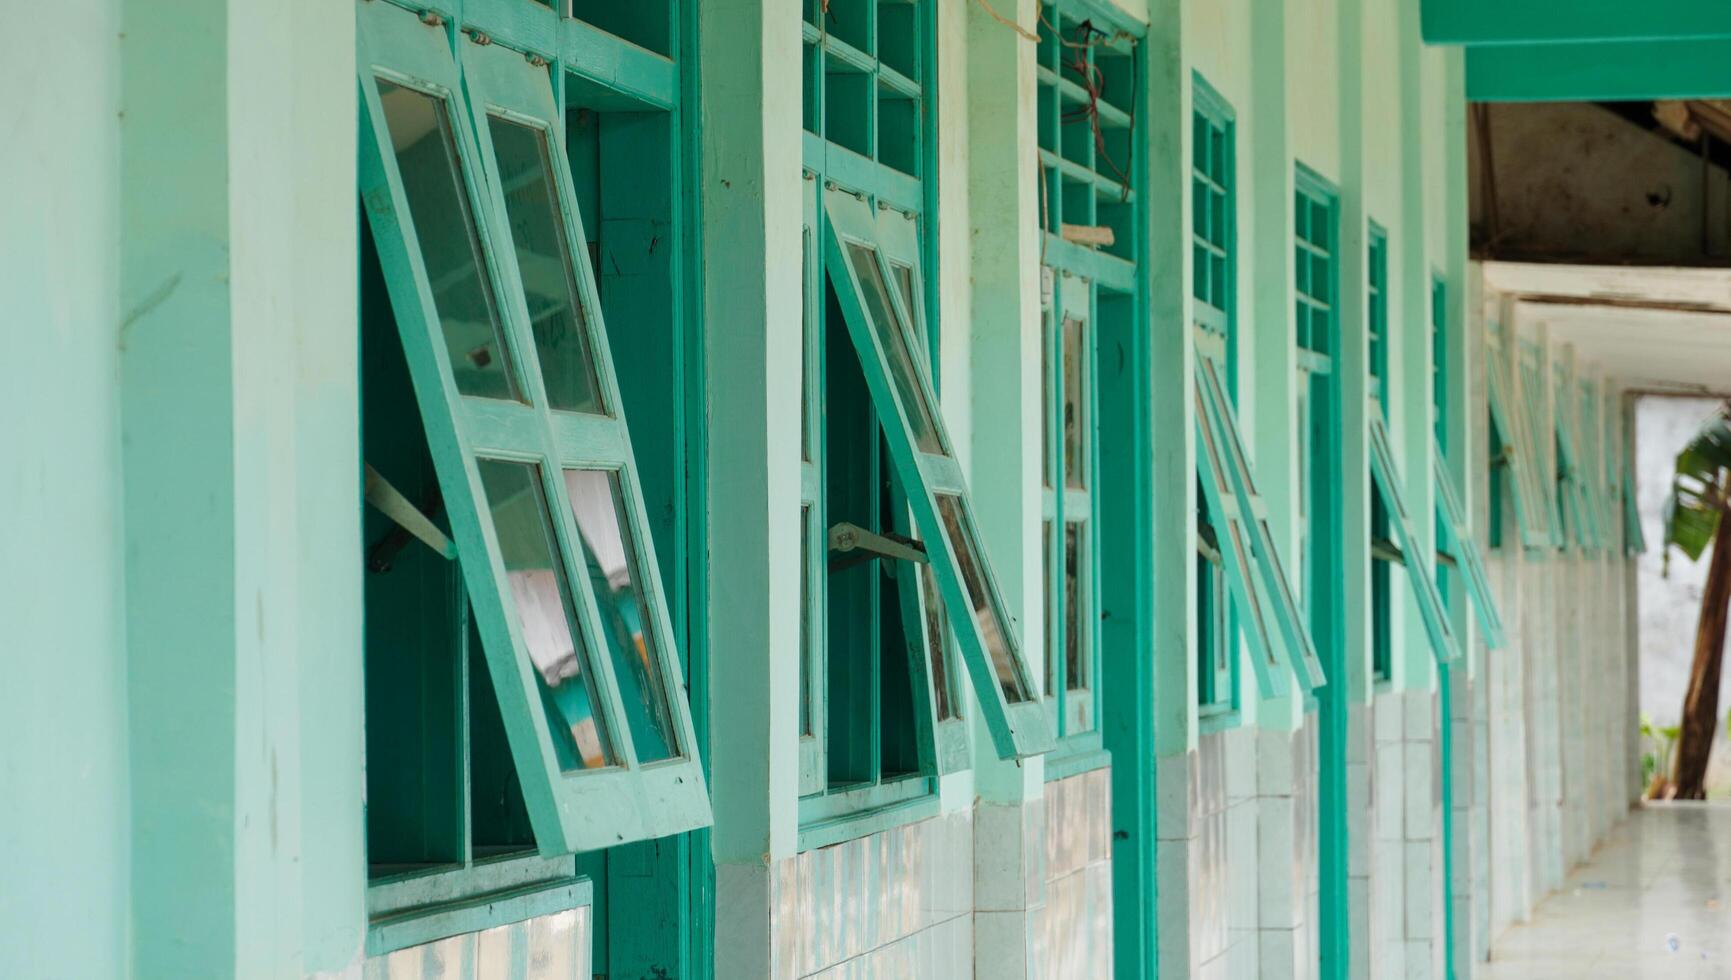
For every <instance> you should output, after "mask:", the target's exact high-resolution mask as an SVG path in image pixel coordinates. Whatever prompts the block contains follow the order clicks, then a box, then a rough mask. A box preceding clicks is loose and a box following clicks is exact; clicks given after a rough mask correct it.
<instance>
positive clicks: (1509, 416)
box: [1485, 325, 1554, 548]
mask: <svg viewBox="0 0 1731 980" xmlns="http://www.w3.org/2000/svg"><path fill="white" fill-rule="evenodd" d="M1495 326H1496V325H1493V327H1495ZM1521 346H1522V347H1524V345H1521ZM1488 357H1489V362H1490V363H1489V370H1487V371H1486V372H1485V374H1486V381H1487V383H1486V385H1485V393H1486V401H1487V403H1488V407H1489V411H1490V414H1491V423H1492V426H1493V427H1494V428H1495V433H1494V435H1495V436H1496V442H1497V443H1498V444H1500V447H1501V449H1502V452H1501V453H1500V454H1498V455H1496V456H1494V457H1493V458H1492V461H1491V465H1492V468H1493V471H1495V470H1498V469H1501V470H1503V471H1506V473H1507V474H1508V479H1507V481H1506V482H1507V485H1508V486H1509V488H1510V496H1511V500H1512V501H1513V504H1514V512H1515V523H1516V528H1517V530H1518V531H1519V532H1520V536H1521V543H1522V544H1523V545H1524V546H1526V547H1528V548H1547V547H1550V546H1551V544H1552V540H1553V539H1552V535H1553V531H1554V521H1553V510H1552V507H1551V504H1550V502H1549V497H1548V492H1549V489H1548V488H1549V485H1550V483H1549V481H1548V480H1547V479H1546V478H1545V475H1544V474H1545V465H1544V456H1543V452H1544V450H1543V444H1542V443H1540V442H1539V441H1538V438H1539V433H1541V432H1542V431H1543V430H1542V429H1535V428H1533V413H1532V411H1531V404H1530V402H1529V401H1528V400H1527V397H1526V393H1525V392H1526V388H1527V387H1528V385H1529V384H1530V382H1528V381H1527V380H1526V378H1525V374H1526V371H1525V367H1524V364H1523V363H1522V362H1524V361H1525V358H1524V357H1523V356H1522V354H1521V351H1520V349H1519V348H1517V346H1516V345H1515V344H1514V342H1513V341H1512V340H1510V339H1509V338H1506V337H1504V336H1503V335H1502V334H1501V333H1500V332H1499V331H1498V330H1497V329H1493V331H1492V333H1491V335H1490V339H1489V347H1488ZM1511 358H1515V359H1516V363H1515V365H1514V366H1515V367H1516V368H1517V370H1518V371H1519V373H1520V380H1521V388H1522V397H1521V398H1520V399H1519V400H1517V399H1515V398H1514V397H1512V396H1511V394H1510V392H1509V387H1508V384H1509V383H1508V378H1509V371H1510V366H1511V365H1510V363H1509V362H1510V359H1511Z"/></svg>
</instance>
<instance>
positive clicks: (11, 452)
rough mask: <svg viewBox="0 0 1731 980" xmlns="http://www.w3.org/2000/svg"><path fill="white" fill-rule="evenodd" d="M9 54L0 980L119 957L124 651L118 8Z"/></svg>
mask: <svg viewBox="0 0 1731 980" xmlns="http://www.w3.org/2000/svg"><path fill="white" fill-rule="evenodd" d="M31 24H32V30H33V31H40V32H41V33H40V35H38V37H39V38H40V39H50V38H51V39H52V42H53V43H44V42H37V43H25V44H15V45H13V46H12V47H11V49H10V50H9V51H8V52H7V54H6V56H5V57H4V58H0V120H4V123H0V173H3V174H5V175H6V180H7V184H8V190H7V193H5V194H4V195H0V229H3V231H0V296H4V297H6V299H5V312H4V313H3V314H0V321H3V322H4V324H5V325H4V327H0V333H3V334H4V335H5V338H6V348H7V359H6V360H7V368H6V378H5V381H4V382H0V417H3V418H4V419H5V421H4V422H3V423H0V458H4V459H5V463H4V464H0V512H4V513H5V514H6V515H7V528H8V529H7V532H6V544H5V547H4V552H5V555H6V558H5V559H4V560H0V622H5V623H6V640H5V642H4V647H5V653H4V654H3V655H0V660H4V662H5V674H6V679H5V682H4V683H0V737H3V738H4V742H5V745H6V748H5V751H4V755H3V757H0V799H4V800H5V801H6V802H5V804H4V805H0V853H5V854H6V855H7V856H8V862H9V865H10V867H9V868H8V869H7V874H6V876H5V880H4V881H3V882H0V923H3V926H0V931H3V932H4V936H5V938H4V940H0V976H7V977H29V976H44V975H48V974H50V973H52V974H55V975H63V976H80V977H113V976H121V975H123V974H124V972H125V969H126V952H127V923H126V914H127V877H128V876H127V864H128V853H129V851H130V845H129V843H128V840H127V826H128V804H127V768H126V753H127V733H126V714H127V712H126V664H125V661H124V658H123V657H122V656H121V645H120V638H121V628H122V620H121V616H122V593H121V576H120V568H121V540H120V533H121V516H120V511H121V498H120V485H119V479H118V477H119V472H118V470H119V457H120V398H119V389H118V385H117V381H118V376H119V370H120V349H119V345H118V341H119V330H120V329H121V317H120V312H119V298H118V295H117V293H116V289H115V282H114V279H115V272H116V266H117V264H118V261H119V246H118V243H119V222H120V213H119V212H120V202H119V199H118V195H117V187H116V184H115V173H116V169H117V167H118V165H119V159H120V145H119V142H120V133H119V122H118V114H119V109H120V87H119V63H118V54H119V50H120V45H119V33H120V3H119V0H81V2H76V3H70V4H58V5H55V6H53V7H47V8H43V9H41V10H38V11H35V12H34V13H33V14H32V15H31Z"/></svg>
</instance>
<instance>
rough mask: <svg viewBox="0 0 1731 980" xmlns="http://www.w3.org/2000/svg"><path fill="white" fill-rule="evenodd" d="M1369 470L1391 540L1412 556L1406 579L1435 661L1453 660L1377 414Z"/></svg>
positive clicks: (1455, 650) (1453, 643)
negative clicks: (1380, 498)
mask: <svg viewBox="0 0 1731 980" xmlns="http://www.w3.org/2000/svg"><path fill="white" fill-rule="evenodd" d="M1370 472H1371V478H1372V480H1373V481H1374V483H1375V486H1376V490H1377V492H1378V493H1379V494H1380V495H1381V497H1382V505H1383V507H1384V509H1385V510H1386V512H1387V514H1388V520H1389V526H1390V527H1391V528H1392V529H1393V531H1394V533H1395V543H1396V545H1397V546H1398V547H1399V548H1400V551H1401V553H1402V554H1403V555H1412V556H1415V557H1414V559H1413V560H1409V561H1403V562H1402V563H1401V564H1402V566H1403V567H1405V568H1406V577H1407V581H1408V582H1409V583H1411V585H1412V592H1413V598H1414V599H1415V600H1416V601H1417V602H1418V611H1419V618H1420V619H1421V620H1422V621H1423V622H1424V628H1425V635H1426V636H1427V637H1428V638H1429V639H1430V645H1431V652H1432V653H1433V654H1434V655H1435V657H1436V659H1437V662H1438V663H1444V664H1446V663H1453V662H1455V661H1456V660H1458V659H1460V643H1459V640H1458V639H1457V637H1456V636H1455V632H1454V628H1453V627H1452V626H1451V625H1449V618H1448V614H1447V612H1446V610H1445V608H1444V606H1443V597H1442V593H1441V591H1439V590H1438V589H1437V584H1436V579H1435V578H1434V577H1433V576H1432V574H1431V564H1430V563H1429V562H1425V561H1420V560H1417V558H1416V556H1417V555H1419V554H1421V552H1420V551H1419V550H1418V549H1417V548H1416V547H1415V546H1416V544H1417V542H1418V532H1417V530H1416V529H1415V528H1414V527H1413V523H1412V514H1411V512H1410V511H1409V510H1408V509H1407V505H1406V491H1405V490H1404V489H1403V486H1402V484H1401V481H1400V471H1399V470H1398V469H1397V468H1396V467H1395V462H1394V450H1393V448H1392V445H1391V443H1390V440H1389V436H1388V424H1387V422H1385V421H1384V420H1383V418H1382V416H1380V415H1375V414H1373V415H1371V417H1370Z"/></svg>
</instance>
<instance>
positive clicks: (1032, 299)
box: [939, 0, 1046, 977]
mask: <svg viewBox="0 0 1731 980" xmlns="http://www.w3.org/2000/svg"><path fill="white" fill-rule="evenodd" d="M1038 9H1039V8H1038V2H1037V0H1018V2H1017V3H1015V4H1014V5H1013V7H1012V8H1010V10H1011V13H1013V15H1014V17H1015V20H1016V22H1017V23H1018V24H1021V25H1023V26H1024V28H1027V29H1038V30H1042V31H1043V30H1045V29H1046V28H1044V27H1038V28H1036V25H1039V17H1038ZM961 20H962V21H964V23H957V24H955V25H954V26H955V27H957V28H962V29H964V30H965V36H956V35H953V34H952V35H949V36H948V37H946V36H945V35H943V34H940V44H941V45H942V47H941V50H942V52H943V55H944V58H945V60H951V59H965V72H966V74H965V76H963V77H965V79H966V88H965V91H966V97H965V101H963V103H962V104H963V106H964V107H965V113H966V119H965V125H966V134H967V137H966V145H965V146H964V147H962V148H961V152H965V153H966V154H967V158H966V171H965V174H966V182H965V191H964V188H963V187H958V186H955V185H953V184H950V183H947V182H941V183H942V188H941V197H942V199H943V201H944V204H945V208H944V211H943V212H942V213H940V221H941V219H942V218H943V217H944V215H946V214H957V213H958V212H959V214H965V220H966V221H967V227H968V230H969V235H968V239H967V241H968V249H967V253H966V261H968V262H969V263H970V265H969V266H967V267H966V268H956V267H954V266H952V265H951V264H949V263H946V265H945V267H944V269H943V279H944V280H945V281H948V282H969V283H971V288H970V289H969V290H968V291H967V303H968V308H966V309H965V310H964V311H963V315H961V316H957V317H955V318H953V319H952V318H950V317H945V319H944V323H945V324H946V326H947V327H948V329H946V331H945V333H946V336H945V338H944V340H945V353H946V354H947V353H948V352H949V351H950V350H952V349H954V341H955V340H965V342H966V351H965V355H966V356H965V360H963V361H962V363H963V365H965V368H966V370H967V382H966V387H962V388H961V389H960V390H961V393H962V394H963V395H964V396H965V398H956V397H954V395H953V394H952V392H953V391H954V389H951V388H950V387H949V386H948V385H946V386H945V389H944V390H945V392H946V394H951V397H949V398H946V399H944V402H945V406H946V416H948V415H950V414H953V412H954V408H955V406H956V405H957V404H966V405H967V406H968V409H969V418H968V419H966V420H964V425H962V426H958V427H957V428H958V430H959V431H960V432H962V433H965V435H963V436H960V437H958V441H960V442H961V443H962V444H963V445H964V446H966V447H967V449H968V450H971V452H969V453H968V454H967V456H966V457H964V459H963V465H964V466H966V467H967V472H968V480H969V484H970V485H971V486H974V487H982V488H984V487H990V488H992V489H991V492H989V493H976V494H975V496H974V500H975V506H976V507H977V508H978V510H979V522H980V529H981V537H982V538H983V539H984V540H985V547H986V549H987V553H988V554H989V555H990V557H991V559H992V563H993V566H994V567H995V568H996V569H997V571H998V584H999V587H1000V588H1001V589H1002V590H1003V594H1004V600H1005V604H1006V605H1007V606H1008V609H1007V611H1008V612H1009V614H1010V616H1011V617H1012V618H1014V619H1015V620H1016V621H1017V622H1019V623H1020V624H1021V639H1022V648H1023V650H1024V651H1025V652H1026V654H1027V658H1028V663H1029V664H1031V665H1039V664H1042V663H1044V662H1045V660H1044V657H1045V642H1044V637H1045V635H1046V633H1045V621H1044V617H1043V610H1044V601H1043V597H1044V595H1045V591H1044V590H1045V583H1044V579H1043V575H1044V567H1045V565H1044V563H1043V561H1042V560H1041V552H1040V547H1041V544H1040V541H1041V537H1040V531H1039V528H1040V496H1039V493H1038V490H1037V488H1038V487H1039V485H1040V466H1041V460H1040V451H1041V450H1040V432H1041V419H1040V410H1041V399H1040V391H1041V383H1042V382H1041V377H1040V371H1041V364H1042V359H1041V352H1040V220H1039V216H1040V211H1039V201H1038V197H1037V187H1038V184H1037V179H1038V170H1037V161H1036V158H1035V155H1034V152H1033V148H1034V147H1035V146H1037V145H1038V133H1037V132H1036V129H1035V126H1036V120H1035V113H1034V90H1035V82H1034V43H1033V42H1032V41H1029V40H1027V39H1026V38H1024V37H1023V36H1022V35H1021V34H1020V33H1018V32H1017V31H1015V30H1012V29H1010V28H1009V27H1007V26H1006V25H1004V24H1002V23H1000V22H999V21H998V20H997V19H996V18H994V17H992V16H991V15H990V14H989V13H988V12H987V11H986V10H985V9H984V8H981V7H979V6H978V5H973V6H970V7H968V8H967V13H966V16H965V18H961ZM945 40H951V43H949V44H942V42H943V41H945ZM952 93H955V94H952ZM940 95H941V96H945V97H947V98H942V99H941V102H940V104H947V103H949V102H950V100H952V99H955V100H957V101H962V100H961V99H960V89H959V87H951V88H949V89H946V90H945V91H943V92H942V93H940ZM939 111H940V112H942V111H944V110H943V109H940V110H939ZM958 121H959V120H958ZM942 145H944V143H943V141H940V146H942ZM940 152H944V151H940ZM948 152H955V150H954V149H953V148H952V149H951V150H949V151H948ZM954 162H955V163H960V162H961V161H954ZM963 193H965V197H963V198H962V200H957V198H958V196H960V195H962V194H963ZM958 204H960V205H962V206H963V207H965V211H961V210H960V209H959V208H958V207H957V205H958ZM958 216H959V215H958ZM946 258H949V256H946ZM958 258H959V256H958ZM957 334H960V336H956V335H957ZM953 360H955V359H953V358H950V357H947V356H946V357H945V358H944V361H945V376H946V378H948V377H950V376H951V368H952V367H953V366H954V365H953V364H952V361H953ZM974 419H979V420H982V423H989V424H980V425H974V424H972V422H973V420H974ZM1034 673H1035V674H1036V675H1037V677H1038V676H1043V672H1042V671H1041V670H1039V669H1038V668H1037V666H1036V669H1035V670H1034ZM1036 683H1038V679H1037V678H1036ZM974 718H975V724H974V740H973V744H974V779H975V783H976V791H977V793H978V796H979V804H978V805H977V806H976V807H975V809H974V908H975V911H974V951H975V969H976V972H978V973H979V975H981V976H994V977H1017V976H1019V977H1033V976H1036V975H1038V973H1039V970H1038V964H1037V963H1036V961H1035V959H1034V956H1035V952H1036V951H1035V948H1034V942H1033V939H1034V936H1035V934H1036V932H1037V929H1038V925H1039V915H1040V912H1041V910H1042V908H1043V907H1044V901H1045V860H1044V858H1045V844H1044V841H1045V820H1044V817H1045V809H1044V807H1043V805H1042V803H1041V799H1042V795H1043V791H1044V789H1045V759H1044V758H1042V757H1035V758H1030V759H1026V760H1022V761H1020V762H1017V761H1004V760H1000V759H999V758H998V757H997V753H996V752H995V751H994V750H993V748H992V741H991V738H990V735H989V733H988V732H987V731H986V728H985V723H984V721H983V720H982V719H981V713H980V712H979V711H975V712H974Z"/></svg>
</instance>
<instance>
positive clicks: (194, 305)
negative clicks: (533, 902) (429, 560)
mask: <svg viewBox="0 0 1731 980" xmlns="http://www.w3.org/2000/svg"><path fill="white" fill-rule="evenodd" d="M352 22H353V16H352V7H351V6H350V5H349V4H348V3H347V2H344V0H314V2H311V3H303V4H294V5H277V6H259V5H249V4H239V3H236V4H232V5H230V4H229V3H226V2H223V0H197V2H192V3H184V4H179V5H177V6H176V9H175V11H174V16H173V17H167V16H165V13H164V11H163V10H162V8H161V7H160V5H156V4H148V3H144V2H142V0H138V2H126V3H123V2H120V0H115V2H107V3H104V2H96V0H84V2H78V3H73V4H69V5H58V6H56V7H54V8H52V9H45V10H44V11H41V12H39V14H38V16H37V18H36V19H35V21H34V22H33V23H34V24H35V27H36V29H39V30H40V31H42V32H43V33H42V34H41V35H40V37H42V38H52V39H53V43H51V44H50V43H40V44H25V45H20V46H18V47H17V48H16V50H15V51H13V52H12V53H11V54H10V55H9V56H8V57H7V58H6V59H4V61H0V81H3V82H4V83H5V84H4V86H3V89H0V90H3V91H4V92H5V95H4V96H0V100H3V101H4V109H3V110H0V117H3V118H5V119H6V120H7V127H8V128H7V131H6V132H5V134H4V137H3V138H0V172H4V173H6V174H7V175H8V177H9V179H10V180H12V181H13V182H14V193H11V194H8V195H6V196H5V198H4V199H3V200H0V227H3V228H4V229H5V234H4V235H0V270H3V271H0V294H4V295H5V296H7V298H8V299H7V302H8V310H7V314H6V321H7V331H6V336H7V343H8V347H9V353H10V355H11V360H10V363H11V365H12V370H11V371H10V372H9V374H8V379H7V382H6V384H5V385H3V386H0V392H3V394H0V408H3V409H4V410H5V415H6V417H7V418H8V420H9V421H8V423H7V425H6V426H5V428H4V431H5V433H6V434H5V435H4V436H0V451H3V452H4V455H5V456H6V457H7V459H8V461H9V465H8V466H7V467H6V468H5V469H4V471H3V475H0V507H4V508H5V510H6V512H7V513H8V515H10V516H11V518H12V521H13V523H12V528H13V529H12V531H11V533H10V537H9V540H8V548H7V553H8V555H9V558H8V560H7V561H5V562H0V586H3V588H0V595H4V596H5V598H4V599H3V600H0V617H3V618H4V620H5V621H6V622H7V624H8V627H7V628H8V641H7V643H8V654H9V656H8V657H7V673H8V677H7V683H6V684H5V685H3V686H0V718H4V721H3V722H0V725H4V730H5V732H6V735H7V738H6V742H7V751H6V756H5V763H4V765H3V766H0V796H3V797H4V798H5V799H6V800H7V804H6V806H5V807H4V808H0V848H3V849H4V851H5V852H6V853H7V854H9V855H11V856H12V860H13V867H12V868H11V870H10V872H9V874H8V876H7V881H6V884H5V885H3V886H0V922H4V924H5V933H6V935H7V937H8V938H7V940H6V941H5V942H4V943H0V975H4V976H89V977H124V976H128V975H136V976H146V977H155V976H222V975H237V974H238V975H244V976H268V975H290V976H300V975H303V974H305V973H307V972H309V971H317V970H335V969H340V968H342V967H344V966H346V965H348V964H351V963H354V962H358V956H359V953H360V948H361V937H362V934H363V931H364V928H365V910H364V905H363V889H364V855H363V853H362V843H361V819H360V818H361V807H362V800H361V772H362V770H361V765H362V762H361V746H360V672H359V663H360V657H359V654H360V642H359V641H360V614H359V595H360V589H359V567H358V564H357V562H356V561H355V557H356V556H357V555H358V554H359V547H360V542H359V535H358V526H357V508H356V507H355V503H354V502H355V498H356V491H357V488H358V486H359V465H358V446H357V441H356V436H357V433H356V425H355V419H356V408H355V383H356V382H355V363H354V360H355V339H354V337H355V335H354V316H355V297H354V285H353V284H354V268H355V258H354V256H355V253H354V234H355V228H354V220H355V219H354V213H355V208H354V192H353V187H354V173H353V167H354V122H353V119H354V115H353V112H354V110H353V91H354V81H353V57H354V55H353V52H354V44H353V38H352V34H351V33H350V25H351V24H352ZM225 37H226V38H230V39H232V40H231V41H230V42H229V43H227V44H223V43H207V42H206V41H205V40H200V39H211V38H215V39H221V38H225ZM123 38H124V39H123ZM17 556H29V558H28V560H22V561H21V560H18V558H17ZM11 654H17V655H15V656H14V655H11Z"/></svg>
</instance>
